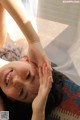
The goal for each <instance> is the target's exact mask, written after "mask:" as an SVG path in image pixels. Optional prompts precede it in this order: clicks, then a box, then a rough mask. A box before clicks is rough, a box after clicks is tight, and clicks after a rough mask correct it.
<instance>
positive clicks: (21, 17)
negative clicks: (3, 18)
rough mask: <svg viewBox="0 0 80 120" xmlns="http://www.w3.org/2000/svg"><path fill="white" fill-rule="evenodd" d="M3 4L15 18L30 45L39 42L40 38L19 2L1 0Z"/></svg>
mask: <svg viewBox="0 0 80 120" xmlns="http://www.w3.org/2000/svg"><path fill="white" fill-rule="evenodd" d="M0 2H1V4H2V5H3V6H4V7H5V9H6V10H7V11H8V12H9V13H10V14H11V16H12V17H13V18H14V20H15V21H16V23H17V24H18V26H19V27H20V29H21V30H22V32H23V34H24V35H25V37H26V38H27V40H28V43H33V42H38V41H39V37H38V35H37V33H36V32H35V30H34V28H33V26H32V24H31V22H30V21H29V20H28V19H27V18H26V16H25V13H24V11H23V10H22V9H21V7H20V5H19V2H18V1H17V0H0Z"/></svg>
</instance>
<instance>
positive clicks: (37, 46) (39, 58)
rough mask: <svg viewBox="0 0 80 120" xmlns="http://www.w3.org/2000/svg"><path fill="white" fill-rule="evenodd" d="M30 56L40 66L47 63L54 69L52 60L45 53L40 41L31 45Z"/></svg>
mask: <svg viewBox="0 0 80 120" xmlns="http://www.w3.org/2000/svg"><path fill="white" fill-rule="evenodd" d="M28 56H29V59H30V61H31V62H33V63H35V64H36V65H37V66H38V67H39V66H43V64H44V63H46V64H47V66H48V68H49V69H50V70H52V68H51V62H50V60H49V58H48V57H47V55H46V54H45V52H44V50H43V48H42V46H41V43H40V42H35V43H33V44H30V45H29V49H28Z"/></svg>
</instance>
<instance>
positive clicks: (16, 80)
mask: <svg viewBox="0 0 80 120" xmlns="http://www.w3.org/2000/svg"><path fill="white" fill-rule="evenodd" d="M13 86H14V87H15V88H17V89H20V88H21V87H22V81H21V78H20V77H18V76H15V78H14V79H13Z"/></svg>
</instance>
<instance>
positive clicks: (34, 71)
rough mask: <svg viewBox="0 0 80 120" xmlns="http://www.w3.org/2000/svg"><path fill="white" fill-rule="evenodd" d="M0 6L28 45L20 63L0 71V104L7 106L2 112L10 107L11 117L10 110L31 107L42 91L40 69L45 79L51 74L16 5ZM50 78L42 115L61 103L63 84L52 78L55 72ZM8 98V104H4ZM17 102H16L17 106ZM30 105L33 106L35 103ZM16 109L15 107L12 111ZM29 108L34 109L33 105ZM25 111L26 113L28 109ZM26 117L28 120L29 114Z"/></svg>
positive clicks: (6, 1)
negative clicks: (0, 96) (0, 98)
mask: <svg viewBox="0 0 80 120" xmlns="http://www.w3.org/2000/svg"><path fill="white" fill-rule="evenodd" d="M0 2H1V4H2V5H3V6H4V7H5V8H6V9H7V10H8V11H9V13H10V14H11V15H12V16H13V18H14V19H15V21H16V22H17V24H18V25H19V27H20V28H21V30H22V32H23V33H24V35H25V37H26V38H27V40H28V44H29V50H28V57H26V58H24V59H21V61H13V62H11V63H8V64H6V65H4V66H3V67H1V69H0V78H1V79H0V86H1V95H2V97H3V99H4V103H6V102H7V105H5V106H6V108H8V107H9V104H10V105H12V106H10V107H11V108H10V110H11V111H13V114H12V116H13V115H14V113H15V111H14V110H12V109H13V108H14V109H17V108H19V106H20V107H21V105H22V106H23V104H24V103H32V101H33V100H34V98H35V97H36V96H37V95H38V93H39V89H40V88H42V87H40V85H41V83H40V79H41V76H42V77H44V76H45V75H43V73H44V72H42V73H40V71H41V70H40V69H42V71H44V69H45V71H46V73H47V74H48V76H47V74H46V78H49V77H50V76H51V74H52V73H51V70H52V68H51V62H50V61H49V59H48V58H47V56H46V54H45V52H44V51H43V49H42V46H41V43H40V40H39V37H38V35H37V34H36V32H35V31H34V29H33V27H32V25H31V23H30V22H29V21H28V20H26V18H25V15H24V13H22V11H21V9H20V8H19V6H18V3H17V1H16V0H14V1H12V0H0ZM21 13H22V14H21ZM16 16H17V17H16ZM5 35H6V34H4V36H5ZM4 38H5V37H4ZM35 59H36V61H35ZM25 61H26V62H25ZM45 63H46V65H47V68H46V66H45V65H44V64H45ZM42 66H43V67H42ZM40 67H41V68H40ZM41 74H42V75H41ZM53 76H54V84H53V85H52V89H51V91H50V94H49V96H48V100H47V105H46V114H47V113H50V111H51V109H52V108H54V107H56V106H57V105H58V104H59V103H60V102H61V99H62V86H63V82H62V80H61V79H60V75H59V76H58V73H57V75H56V71H54V72H53ZM50 81H52V80H50ZM42 83H43V82H42ZM35 86H36V87H35ZM42 86H43V85H42ZM43 88H44V87H43ZM4 93H5V94H6V96H7V97H6V96H5V94H4ZM42 93H43V92H42ZM3 94H4V95H3ZM47 94H48V93H47ZM38 97H39V96H38ZM8 98H9V100H10V101H9V100H8ZM36 98H37V97H36ZM46 99H47V97H46ZM5 100H6V101H5ZM7 100H8V101H7ZM11 100H12V101H11ZM17 101H20V104H19V103H18V102H17ZM34 101H35V100H34ZM34 101H33V103H35V102H34ZM43 101H45V99H43ZM41 103H42V102H41ZM45 103H46V101H45ZM16 105H17V106H18V105H19V106H18V107H17V108H16ZM24 105H25V104H24ZM14 106H15V107H14ZM33 106H35V105H34V104H33ZM42 106H45V105H42ZM28 107H29V108H30V104H28V106H27V108H28ZM33 108H34V107H33ZM8 110H9V108H8ZM26 111H27V112H29V111H28V109H27V110H26ZM21 112H22V111H21ZM30 112H31V109H30ZM30 112H29V113H30ZM23 113H24V111H23ZM33 113H35V112H33ZM18 114H19V113H18ZM12 116H11V117H12ZM30 116H31V114H30ZM33 116H34V115H33ZM27 117H29V114H28V116H27ZM12 118H13V117H12ZM20 119H21V118H20Z"/></svg>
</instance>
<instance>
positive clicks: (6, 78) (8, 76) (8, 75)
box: [4, 69, 13, 85]
mask: <svg viewBox="0 0 80 120" xmlns="http://www.w3.org/2000/svg"><path fill="white" fill-rule="evenodd" d="M12 71H13V70H12V69H9V70H6V71H5V73H4V82H5V84H6V85H8V84H9V83H10V81H12V76H11V73H12Z"/></svg>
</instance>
